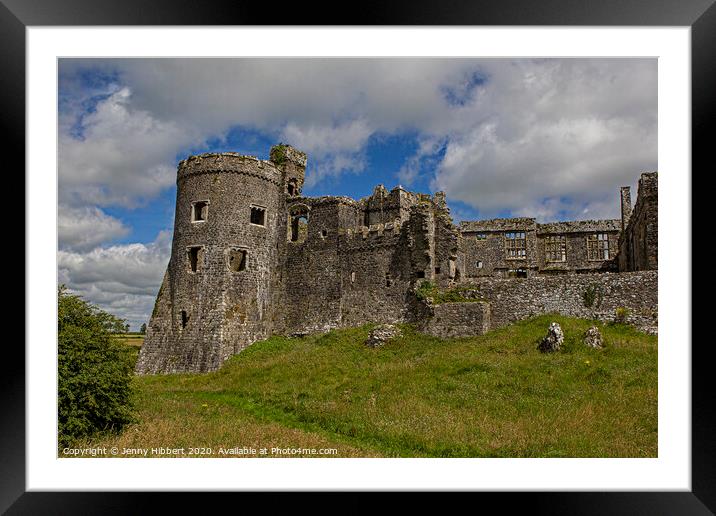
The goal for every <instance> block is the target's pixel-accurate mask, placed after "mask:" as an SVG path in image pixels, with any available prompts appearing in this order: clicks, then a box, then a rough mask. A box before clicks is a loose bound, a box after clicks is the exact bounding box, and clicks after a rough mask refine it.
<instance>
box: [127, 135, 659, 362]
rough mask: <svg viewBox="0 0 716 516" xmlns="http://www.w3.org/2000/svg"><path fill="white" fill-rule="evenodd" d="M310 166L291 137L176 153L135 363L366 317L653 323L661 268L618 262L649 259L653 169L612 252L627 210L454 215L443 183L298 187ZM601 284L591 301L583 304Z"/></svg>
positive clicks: (214, 356)
mask: <svg viewBox="0 0 716 516" xmlns="http://www.w3.org/2000/svg"><path fill="white" fill-rule="evenodd" d="M305 167H306V155H305V154H304V153H302V152H300V151H298V150H296V149H294V148H292V147H290V146H288V145H277V146H274V147H273V148H272V149H271V152H270V159H269V160H262V159H258V158H255V157H252V156H243V155H240V154H237V153H234V152H222V153H209V154H202V155H200V156H191V157H189V158H187V159H185V160H183V161H181V162H180V163H179V167H178V170H177V204H176V211H175V219H174V236H173V240H172V254H171V258H170V260H169V264H168V266H167V270H166V274H165V276H164V280H163V282H162V285H161V288H160V289H159V293H158V295H157V299H156V303H155V306H154V310H153V312H152V317H151V320H150V321H149V324H148V325H147V334H146V339H145V341H144V345H143V346H142V349H141V351H140V355H139V358H138V360H137V367H136V371H137V373H138V374H151V373H173V372H204V371H213V370H216V369H218V368H219V367H221V364H222V363H223V362H224V361H225V360H226V359H227V358H229V357H230V356H231V355H233V354H235V353H239V352H240V351H241V350H243V349H244V348H246V347H247V346H249V345H251V344H252V343H254V342H256V341H258V340H261V339H265V338H268V337H269V336H271V335H274V334H281V335H295V336H300V335H306V334H310V333H317V332H324V331H328V330H330V329H333V328H338V327H350V326H358V325H363V324H366V323H375V324H394V323H400V322H408V323H415V324H416V326H417V327H418V328H421V329H422V330H423V331H426V332H429V333H432V334H433V335H439V336H446V337H447V336H458V335H461V336H462V335H479V334H482V333H484V332H486V331H488V330H491V329H494V328H500V327H502V326H506V325H508V324H510V323H512V322H514V321H518V320H521V319H525V318H528V317H532V316H534V315H538V314H543V313H559V314H562V315H566V316H573V317H588V318H592V319H597V320H611V319H612V318H613V314H614V310H615V309H616V308H617V307H623V308H626V309H628V310H629V314H630V316H629V323H630V324H634V325H635V326H638V327H640V328H648V329H649V331H654V332H655V331H656V328H657V312H656V307H657V304H658V303H657V290H658V288H657V278H658V271H656V270H638V271H634V272H623V273H622V272H619V273H618V272H616V264H617V262H618V263H620V264H621V263H622V261H624V259H626V263H627V264H628V267H627V268H629V270H632V269H655V268H656V261H655V260H646V261H645V260H644V259H642V258H640V257H641V256H647V255H648V256H652V255H653V256H655V254H654V253H655V252H656V233H655V231H656V203H655V200H656V175H655V174H653V175H649V174H645V175H642V180H641V181H640V187H639V196H638V199H637V202H636V206H635V209H634V210H633V212H632V213H631V214H629V213H628V211H629V210H628V209H626V208H625V206H626V204H627V201H628V199H627V196H626V195H625V194H624V193H623V194H622V204H623V208H624V209H623V211H624V213H625V217H628V218H629V221H628V226H627V224H625V225H624V227H627V228H628V232H629V234H630V235H631V237H630V238H631V240H633V241H634V242H633V243H634V245H637V244H638V246H639V249H640V250H634V249H632V247H633V246H632V247H629V245H631V244H629V245H626V244H625V245H626V247H624V251H623V252H624V253H632V255H633V256H632V255H630V256H632V257H631V258H630V257H629V256H626V257H621V256H619V257H615V256H614V253H615V252H616V250H617V249H616V248H617V246H616V243H615V242H616V241H617V238H618V237H619V235H620V234H621V233H622V232H623V230H622V225H621V223H620V221H615V220H602V221H576V222H558V223H548V224H538V223H537V222H536V220H535V219H532V218H513V219H493V220H489V221H473V222H467V223H463V224H462V225H461V226H460V227H457V226H455V225H454V224H453V221H452V219H451V217H450V212H449V208H448V205H447V202H446V199H445V195H444V193H442V192H437V193H436V194H435V195H434V196H431V195H427V194H422V193H414V192H409V191H407V190H405V189H403V188H402V187H399V186H398V187H395V188H393V189H392V190H388V189H387V188H385V187H384V186H383V185H378V186H377V187H376V188H375V189H374V191H373V193H372V194H371V195H370V196H367V197H364V198H362V199H359V200H354V199H351V198H349V197H338V196H322V197H307V196H303V194H302V187H303V182H304V174H305ZM622 236H623V235H622ZM642 236H643V237H644V238H642ZM622 240H623V239H622ZM622 240H620V241H622ZM563 244H564V246H563V247H562V245H563ZM642 248H643V249H642ZM595 249H596V250H597V251H600V252H601V254H599V255H598V256H596V257H595V256H594V252H595ZM562 253H563V254H562ZM634 253H637V254H634ZM639 253H641V254H639ZM644 253H646V254H644ZM562 258H563V260H562V261H559V259H562ZM617 258H618V259H617ZM632 262H633V267H632V266H631V265H629V264H631V263H632ZM647 262H648V263H647ZM622 270H624V269H622ZM609 271H613V272H609ZM577 273H578V274H577ZM511 276H527V277H520V278H518V279H515V278H512V277H511ZM424 281H425V282H431V283H432V284H433V285H434V286H435V287H436V288H438V289H440V290H443V291H444V290H446V289H450V288H453V287H455V286H460V287H465V289H463V290H464V295H463V297H464V298H469V297H474V299H477V300H480V301H479V302H477V303H461V302H457V303H447V304H442V305H440V304H435V303H432V304H430V303H426V302H425V301H424V300H422V299H420V298H418V296H416V294H415V287H416V285H418V284H419V283H421V282H424ZM594 285H598V287H599V292H600V296H599V301H598V302H594V303H591V304H590V303H588V304H590V306H585V302H584V299H585V290H586V289H589V288H596V287H594Z"/></svg>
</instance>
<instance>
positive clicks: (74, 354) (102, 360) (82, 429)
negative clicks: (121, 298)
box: [57, 285, 133, 447]
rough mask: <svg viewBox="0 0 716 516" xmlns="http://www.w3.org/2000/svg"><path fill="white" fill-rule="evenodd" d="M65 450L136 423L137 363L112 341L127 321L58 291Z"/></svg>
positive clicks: (60, 396)
mask: <svg viewBox="0 0 716 516" xmlns="http://www.w3.org/2000/svg"><path fill="white" fill-rule="evenodd" d="M57 297H58V310H57V315H58V317H57V319H58V320H57V326H58V349H57V367H58V429H57V430H58V441H59V446H60V447H64V446H67V445H69V444H71V443H72V442H73V441H74V440H75V439H78V438H80V437H87V436H90V435H93V434H95V433H98V432H101V431H107V430H119V429H121V428H122V426H124V425H125V424H126V423H128V422H130V421H131V419H132V418H131V406H130V395H131V384H130V382H131V377H132V369H133V366H132V360H131V355H130V353H128V350H127V347H126V346H123V345H122V344H121V343H119V342H117V341H116V340H113V339H112V336H111V333H117V332H121V331H122V330H123V329H124V321H123V320H121V319H119V318H117V317H115V316H113V315H111V314H109V313H107V312H104V311H103V310H100V309H99V308H97V307H96V306H93V305H91V304H89V303H88V302H86V301H84V300H83V299H82V298H81V297H79V296H76V295H71V294H68V293H67V292H66V287H65V286H64V285H61V286H60V287H59V288H58V296H57Z"/></svg>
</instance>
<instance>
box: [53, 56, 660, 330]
mask: <svg viewBox="0 0 716 516" xmlns="http://www.w3.org/2000/svg"><path fill="white" fill-rule="evenodd" d="M656 73H657V62H656V60H654V59H514V60H511V59H485V60H480V59H104V60H103V59H93V60H81V59H72V60H60V66H59V92H58V93H59V105H58V110H59V206H58V213H59V223H58V225H59V227H58V232H59V242H58V244H59V251H58V260H59V277H60V281H61V282H64V283H66V284H67V285H68V286H69V287H70V288H71V289H72V290H73V291H74V292H77V293H79V294H81V295H83V296H84V297H85V298H87V299H88V300H90V301H92V302H94V303H96V304H98V305H100V306H101V307H102V308H105V309H107V310H108V311H111V312H113V313H115V314H117V315H119V316H120V317H124V318H126V319H127V320H128V321H129V322H130V324H131V325H132V327H133V328H135V329H136V328H138V326H139V325H140V324H141V323H142V322H146V320H147V318H148V314H149V313H151V308H152V305H153V301H154V296H155V295H156V291H157V290H158V287H159V283H160V282H161V278H162V275H163V273H164V269H165V268H166V264H167V262H168V259H169V249H170V244H171V231H172V228H173V216H174V208H175V207H174V203H175V195H176V189H175V179H176V178H175V174H176V165H177V162H178V161H180V160H181V159H184V158H185V157H186V156H188V155H190V154H197V153H203V152H213V151H233V152H240V153H244V154H250V155H255V156H258V157H260V158H267V157H268V152H269V149H270V147H271V146H272V145H274V144H276V143H278V142H285V143H289V144H291V145H294V146H295V147H297V148H299V149H301V150H303V151H305V152H307V154H308V157H309V162H308V167H307V174H306V185H305V187H304V193H305V194H306V195H316V196H317V195H347V196H350V197H353V198H360V197H363V196H366V195H369V194H370V193H371V191H372V190H373V187H374V186H375V185H376V184H379V183H382V184H384V185H385V186H386V187H388V188H392V187H393V186H395V185H398V184H401V185H403V186H404V187H405V188H407V189H410V190H413V191H420V192H425V193H432V192H435V191H437V190H443V191H445V192H446V194H447V199H448V203H449V206H450V208H451V211H452V215H453V218H454V220H455V222H459V221H460V220H470V219H478V218H488V217H501V216H534V217H537V218H538V220H540V221H549V220H567V219H588V218H616V217H618V216H619V204H618V188H619V186H624V185H634V184H635V183H636V180H637V178H638V176H639V174H640V173H641V172H644V171H651V170H656V169H657V161H656V157H657V126H656V118H657V95H656V93H657V89H656Z"/></svg>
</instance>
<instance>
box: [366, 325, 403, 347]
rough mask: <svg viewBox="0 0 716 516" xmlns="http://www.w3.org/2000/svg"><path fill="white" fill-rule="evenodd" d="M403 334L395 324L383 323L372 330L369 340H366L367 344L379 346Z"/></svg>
mask: <svg viewBox="0 0 716 516" xmlns="http://www.w3.org/2000/svg"><path fill="white" fill-rule="evenodd" d="M401 335H402V332H401V331H400V328H398V327H397V326H395V325H393V324H381V325H380V326H376V327H375V328H373V329H372V330H371V332H370V333H369V334H368V340H366V341H365V345H366V346H368V347H371V348H377V347H380V346H382V345H383V344H385V343H386V342H388V341H389V340H391V339H394V338H396V337H400V336H401Z"/></svg>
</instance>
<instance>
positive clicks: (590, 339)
mask: <svg viewBox="0 0 716 516" xmlns="http://www.w3.org/2000/svg"><path fill="white" fill-rule="evenodd" d="M582 340H583V342H584V345H585V346H587V347H590V348H595V349H601V348H603V347H604V339H603V338H602V332H600V331H599V328H597V327H596V326H592V327H591V328H589V329H588V330H587V331H585V332H584V337H583V339H582Z"/></svg>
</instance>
